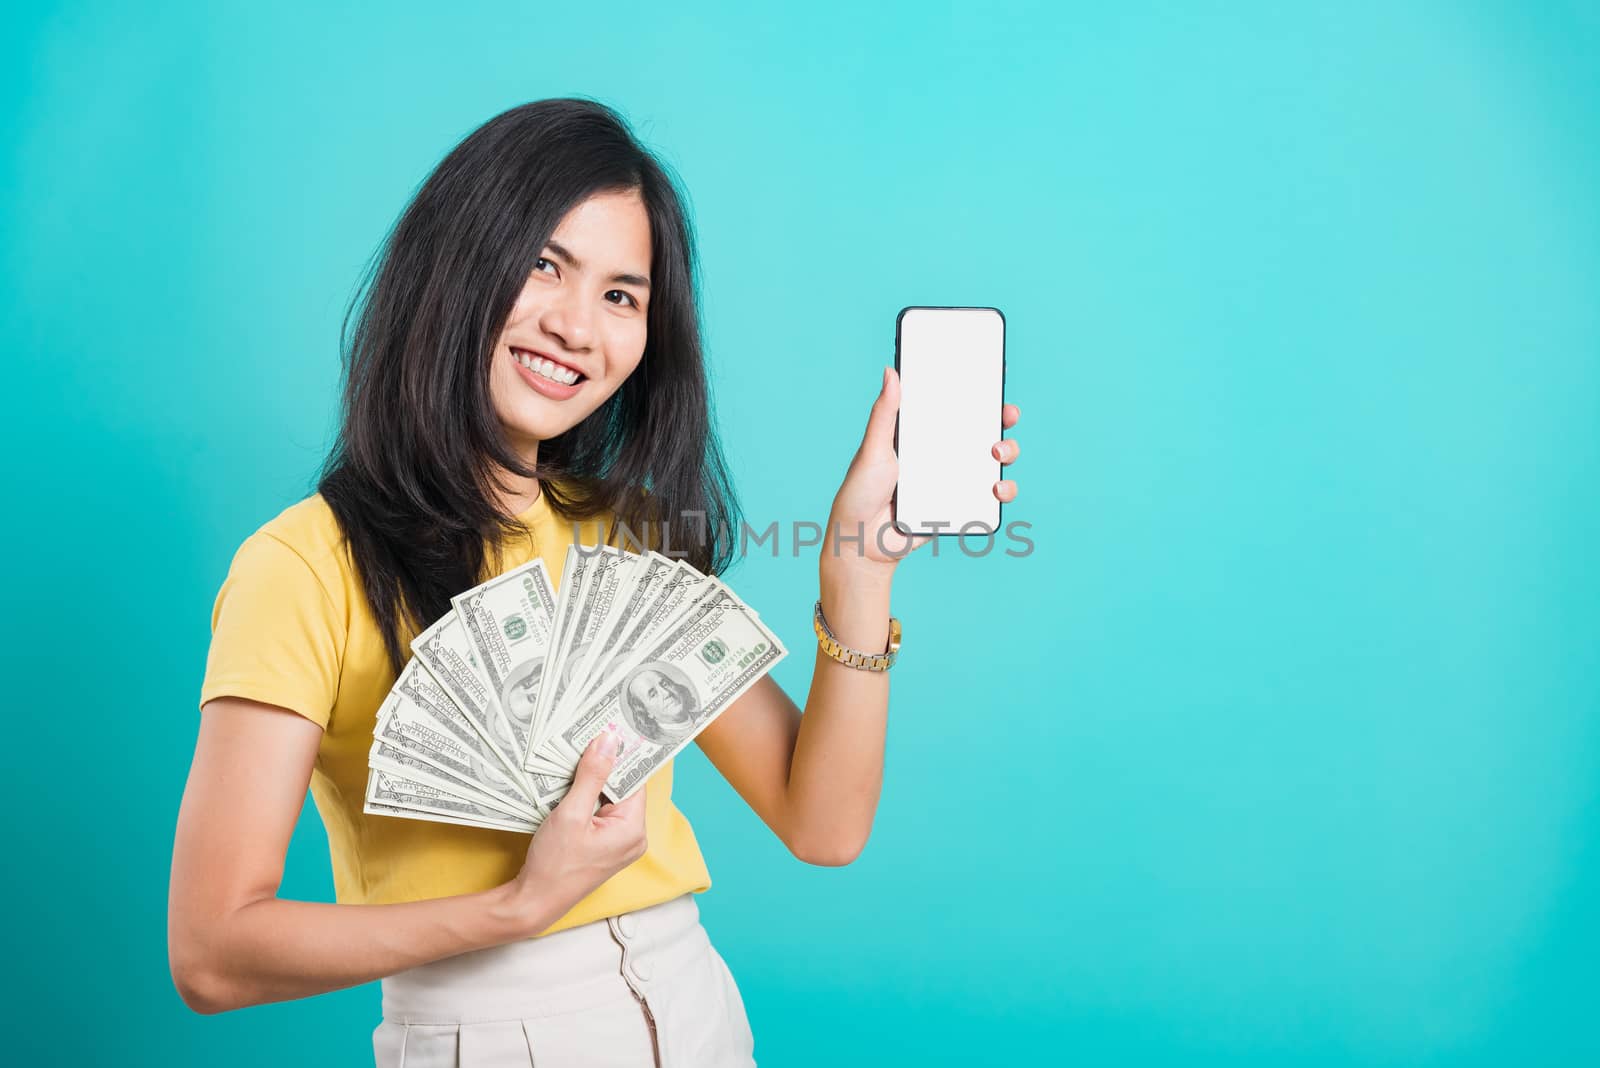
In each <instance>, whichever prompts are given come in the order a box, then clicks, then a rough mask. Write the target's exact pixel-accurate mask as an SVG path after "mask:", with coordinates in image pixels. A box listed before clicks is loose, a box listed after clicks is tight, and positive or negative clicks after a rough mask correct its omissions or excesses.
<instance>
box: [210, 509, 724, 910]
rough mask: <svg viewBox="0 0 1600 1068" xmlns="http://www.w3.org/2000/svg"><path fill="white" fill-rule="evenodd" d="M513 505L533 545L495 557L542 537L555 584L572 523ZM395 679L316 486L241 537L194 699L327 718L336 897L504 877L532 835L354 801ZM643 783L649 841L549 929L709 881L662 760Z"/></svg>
mask: <svg viewBox="0 0 1600 1068" xmlns="http://www.w3.org/2000/svg"><path fill="white" fill-rule="evenodd" d="M518 518H519V519H520V520H521V521H522V522H523V523H525V524H526V525H527V526H528V528H529V529H530V530H531V531H532V533H533V541H534V542H535V543H536V544H530V542H529V539H526V538H518V539H513V540H510V541H508V542H507V543H506V545H505V548H504V555H503V558H502V563H503V566H504V567H505V568H506V569H510V568H512V567H516V566H518V565H519V564H523V563H526V562H527V561H528V560H531V559H532V558H533V552H534V551H535V549H537V552H538V554H539V555H540V556H541V557H543V559H544V562H545V566H546V567H548V568H549V569H550V576H551V579H552V581H553V582H554V583H556V587H557V589H558V590H559V588H560V583H561V580H562V569H563V567H564V566H565V564H566V554H567V547H568V545H570V544H571V543H572V540H573V527H572V524H571V523H569V522H567V521H565V520H563V519H561V518H560V517H559V516H557V515H556V514H555V513H554V512H553V511H552V510H551V508H550V505H549V503H548V502H547V500H546V496H545V495H544V494H542V493H541V494H540V495H539V499H538V501H536V502H535V503H534V505H533V507H532V508H530V509H529V510H528V511H527V512H524V513H523V514H522V515H521V516H519V517H518ZM606 518H609V517H603V518H602V519H598V520H586V521H584V522H583V523H582V524H580V525H579V537H580V544H586V545H587V544H594V543H596V542H598V541H600V540H601V539H602V537H603V536H604V532H605V519H606ZM406 637H407V639H408V640H409V638H410V637H412V635H410V634H408V635H406ZM394 680H395V676H394V672H393V671H392V670H391V669H390V667H389V660H388V657H387V655H386V654H385V653H384V648H383V639H382V637H381V635H380V633H379V630H378V626H377V623H376V622H375V621H374V620H373V617H372V614H371V608H370V606H369V604H368V603H367V599H366V596H365V594H364V593H363V592H362V589H361V584H360V579H359V576H358V575H357V573H356V571H355V567H354V564H353V563H352V561H351V559H350V555H349V553H348V551H347V549H346V547H345V546H344V544H343V539H342V532H341V531H340V529H339V525H338V522H337V521H336V520H335V519H334V515H333V511H332V509H330V508H329V507H328V504H327V502H326V501H324V500H323V498H322V496H321V494H314V495H313V496H311V497H308V498H306V499H305V500H303V501H301V502H299V503H298V504H294V505H291V506H290V507H289V508H287V509H285V510H284V511H283V512H282V513H280V514H279V515H278V516H277V517H276V518H274V519H272V520H271V521H270V522H268V523H266V524H265V525H264V526H262V527H261V528H260V529H259V530H257V531H256V532H255V533H254V534H252V535H251V536H250V537H249V538H247V539H245V541H244V543H243V544H242V545H241V546H240V547H239V550H238V552H237V553H236V554H235V555H234V558H233V563H232V565H231V566H230V568H229V570H228V576H227V578H226V579H225V580H224V581H223V583H222V588H221V590H219V591H218V593H217V600H216V605H215V607H214V608H213V610H212V615H211V649H210V653H209V655H208V658H207V661H206V674H205V680H204V682H203V683H202V684H201V688H200V704H201V705H204V704H205V703H206V702H207V701H209V700H211V699H212V698H214V697H224V696H227V697H243V698H248V699H250V700H254V701H262V702H265V703H267V704H272V705H280V706H282V707H284V708H288V709H291V710H292V711H294V712H298V713H299V714H300V715H302V716H305V717H306V718H307V719H310V720H312V721H314V722H316V723H318V724H320V725H321V726H322V727H323V729H324V733H323V737H322V743H321V746H320V747H319V749H318V750H317V759H316V764H315V767H314V768H313V770H312V773H311V796H312V798H313V799H314V800H315V801H316V805H317V811H318V813H320V814H321V816H322V822H323V824H324V825H325V826H326V827H327V832H328V848H329V852H330V853H331V854H332V861H333V885H334V892H335V896H336V898H337V899H338V900H339V901H340V902H342V903H343V902H348V903H353V904H368V905H376V904H385V903H389V902H395V901H417V900H421V899H424V898H434V897H447V896H450V895H452V894H463V893H470V892H474V891H479V890H488V889H490V888H492V887H495V886H498V885H500V884H502V883H504V882H507V881H508V880H510V879H511V878H513V877H514V876H515V875H516V874H517V872H518V871H519V870H520V869H521V867H522V862H523V858H524V857H525V856H526V854H527V851H528V836H527V835H526V834H518V833H515V832H510V831H495V830H485V829H480V828H476V827H461V826H456V825H454V824H446V823H432V822H427V821H423V820H412V819H401V818H397V817H392V816H369V815H367V814H366V813H364V812H363V811H362V805H363V802H364V798H365V795H366V785H367V753H368V750H369V749H371V747H372V732H373V728H374V726H375V725H376V723H377V711H378V706H379V704H381V703H382V701H383V698H384V695H385V694H387V693H388V692H389V687H391V686H392V685H394ZM645 791H646V793H645V821H646V828H647V832H648V835H649V849H648V851H647V852H646V853H645V855H644V856H643V857H641V858H639V859H638V860H637V861H635V862H634V863H632V864H630V865H629V866H628V867H626V868H624V869H623V870H622V871H620V872H618V873H617V874H616V875H614V876H612V877H611V878H610V879H608V880H606V882H605V883H603V884H601V886H600V887H599V888H597V889H596V890H595V891H594V892H593V893H591V894H590V895H589V896H588V897H586V898H584V899H583V900H582V901H580V902H578V904H577V905H575V906H574V907H573V908H572V909H571V910H570V911H569V912H568V913H567V914H566V915H565V916H563V917H561V919H559V920H558V921H556V923H555V924H553V925H552V926H551V927H550V928H548V929H547V931H546V933H548V932H549V931H558V930H561V929H563V928H567V927H575V926H577V925H579V924H583V923H588V922H590V921H592V920H598V919H602V918H604V917H606V916H616V915H619V914H621V913H624V912H629V911H632V910H634V909H640V908H645V907H646V906H649V905H655V904H659V903H660V902H663V901H667V900H670V899H671V898H674V897H677V896H678V895H680V894H684V893H688V892H695V893H698V892H701V891H704V890H706V889H708V888H709V887H710V885H711V877H710V875H709V874H708V873H707V871H706V866H705V860H704V859H703V858H702V857H701V855H700V847H699V844H698V843H696V841H695V838H694V832H693V830H691V829H690V827H689V821H688V820H687V819H685V818H684V815H683V813H681V812H679V811H678V809H677V807H676V806H674V805H673V803H672V764H671V763H670V762H669V763H668V764H667V765H666V766H665V767H663V768H662V769H661V770H660V771H658V772H657V773H656V774H655V775H654V776H653V777H652V778H651V779H650V780H649V782H648V783H646V785H645Z"/></svg>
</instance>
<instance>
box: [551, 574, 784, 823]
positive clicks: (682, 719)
mask: <svg viewBox="0 0 1600 1068" xmlns="http://www.w3.org/2000/svg"><path fill="white" fill-rule="evenodd" d="M718 585H719V586H720V585H721V584H720V583H718ZM723 589H724V590H725V589H726V587H723ZM787 655H788V650H787V649H785V648H784V646H783V643H782V642H781V641H779V640H778V637H777V635H775V634H773V633H772V632H771V631H770V630H768V629H767V628H766V626H764V625H763V624H762V622H761V619H760V617H759V616H757V615H755V613H753V612H751V611H749V610H748V609H747V608H746V607H745V606H744V605H743V603H742V602H740V601H739V599H738V598H737V597H734V596H732V595H731V594H721V593H716V592H713V593H711V594H710V595H708V596H705V597H702V598H701V599H700V600H699V601H697V602H696V603H695V604H694V606H693V607H692V608H691V609H690V610H689V611H688V612H687V613H685V614H684V615H683V616H682V617H681V618H679V619H677V620H674V621H673V623H672V624H671V625H669V626H668V627H667V628H666V629H665V630H664V631H663V632H662V633H661V634H659V635H657V636H656V637H654V638H653V639H651V640H650V641H649V642H648V643H646V644H645V645H644V646H643V647H642V648H641V649H640V651H639V652H638V654H637V655H635V656H634V657H633V658H631V659H630V660H629V661H628V662H627V663H626V664H625V665H623V666H622V667H620V668H619V669H618V670H617V671H615V672H612V673H611V674H612V677H613V678H614V679H615V681H614V683H613V684H612V685H608V686H606V687H604V688H603V689H600V690H597V691H595V693H594V695H593V699H592V700H591V702H590V703H589V704H588V705H587V706H586V707H584V708H583V709H582V710H581V711H580V712H579V713H578V714H577V715H576V716H575V717H574V718H573V720H572V722H571V723H570V724H568V725H566V726H565V727H563V728H562V730H561V731H560V732H559V733H557V734H556V735H555V736H554V737H552V738H551V740H550V741H549V742H548V743H546V746H545V747H544V748H545V749H546V750H549V751H551V752H549V754H548V755H549V756H550V757H551V758H552V759H553V760H555V761H558V762H561V763H564V764H568V765H569V766H570V764H572V763H575V762H576V760H577V758H578V756H579V754H581V753H582V752H583V750H584V748H585V747H586V746H587V745H588V744H589V742H590V740H591V739H593V738H594V736H595V735H597V734H600V733H602V732H604V733H608V734H613V735H615V736H617V737H619V738H621V739H622V742H623V748H622V752H621V753H620V754H619V755H618V757H617V760H616V763H615V764H614V765H612V769H611V774H610V776H609V777H608V778H607V780H606V788H605V794H606V796H607V797H609V798H610V799H611V800H613V801H621V800H623V799H624V798H626V797H628V796H630V795H632V794H633V793H634V791H636V790H638V789H639V787H640V786H641V785H643V784H644V782H645V780H646V779H648V778H649V777H650V776H651V775H653V774H654V773H655V772H656V771H657V770H658V769H659V768H660V767H661V766H662V765H664V764H665V763H666V762H667V761H669V760H671V759H672V758H673V757H674V756H676V755H677V753H678V752H679V751H680V750H681V749H682V748H683V747H684V746H685V745H687V744H689V742H690V741H691V740H692V739H693V738H694V736H695V735H697V734H699V733H700V732H701V731H702V730H704V729H705V728H706V727H707V726H708V725H709V724H710V723H711V722H712V721H713V720H715V719H716V718H717V717H718V716H719V715H721V714H722V713H723V711H725V710H726V709H727V708H728V706H729V705H731V704H732V703H733V702H734V701H735V700H736V699H737V698H738V697H739V696H740V695H741V694H743V693H744V692H745V691H746V690H747V689H749V688H750V687H751V686H752V685H754V684H755V683H756V681H757V680H758V679H760V678H761V676H762V675H764V674H766V673H767V672H768V671H770V670H772V668H773V667H774V666H775V665H776V664H777V663H778V662H779V661H780V660H782V659H783V658H784V657H785V656H787Z"/></svg>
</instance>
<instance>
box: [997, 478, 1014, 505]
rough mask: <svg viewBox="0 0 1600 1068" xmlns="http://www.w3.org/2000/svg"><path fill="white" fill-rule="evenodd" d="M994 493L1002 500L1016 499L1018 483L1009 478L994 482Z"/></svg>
mask: <svg viewBox="0 0 1600 1068" xmlns="http://www.w3.org/2000/svg"><path fill="white" fill-rule="evenodd" d="M994 495H995V496H996V497H998V498H1000V500H1001V501H1002V502H1010V501H1014V500H1016V499H1017V484H1016V483H1015V482H1013V481H1011V480H1010V479H1009V478H1002V479H1001V480H1000V481H999V482H996V483H995V484H994Z"/></svg>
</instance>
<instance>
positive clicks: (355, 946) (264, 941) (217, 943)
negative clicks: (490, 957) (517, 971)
mask: <svg viewBox="0 0 1600 1068" xmlns="http://www.w3.org/2000/svg"><path fill="white" fill-rule="evenodd" d="M566 907H567V906H566V903H565V902H564V901H562V900H557V897H556V895H553V894H547V895H544V896H543V897H541V898H531V897H529V896H528V895H526V894H524V893H519V892H518V891H517V889H516V888H515V884H512V883H508V884H506V885H504V886H500V887H496V888H495V889H493V890H486V891H483V892H481V893H474V894H461V895H457V896H455V897H445V898H435V899H432V900H428V901H412V902H406V903H403V904H394V905H333V904H325V903H319V902H309V901H287V900H281V899H278V898H265V899H262V900H259V901H254V902H251V903H249V904H246V905H242V906H240V907H238V908H236V909H234V910H233V911H232V912H230V913H228V914H227V915H226V916H225V917H224V918H222V919H220V920H215V921H212V922H210V923H208V924H206V925H205V929H203V930H196V929H193V928H190V929H189V930H180V929H176V928H175V929H174V931H173V932H172V942H171V946H170V951H171V954H172V965H173V977H174V979H175V980H176V981H177V983H178V986H179V991H180V993H181V994H182V995H183V998H184V1001H185V1002H187V1003H188V1004H189V1005H190V1006H191V1007H192V1008H194V1009H196V1010H197V1011H199V1012H204V1013H214V1012H223V1011H226V1010H228V1009H235V1008H242V1007H244V1006H247V1005H259V1004H263V1003H266V1002H272V1001H287V1000H290V999H292V998H302V997H310V996H312V995H315V994H322V993H326V992H328V991H330V990H339V989H343V988H345V987H350V986H357V985H359V984H361V983H368V982H372V981H373V980H375V979H381V978H383V977H384V976H386V975H393V974H394V973H395V972H399V971H403V970H405V969H407V968H411V967H415V966H416V965H419V964H426V963H428V962H429V961H434V960H439V959H440V958H443V957H451V956H455V955H456V954H458V953H465V952H468V951H470V950H474V949H484V948H487V947H489V946H495V945H500V944H502V943H505V942H510V941H514V940H516V939H519V938H530V937H532V936H534V935H536V934H538V933H539V932H540V931H542V930H544V929H545V928H546V927H548V926H550V924H552V923H554V922H555V921H556V920H558V919H559V918H560V917H561V916H562V915H563V914H564V912H565V909H566Z"/></svg>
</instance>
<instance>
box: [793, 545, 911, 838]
mask: <svg viewBox="0 0 1600 1068" xmlns="http://www.w3.org/2000/svg"><path fill="white" fill-rule="evenodd" d="M892 575H893V572H892V571H890V570H888V569H885V568H881V567H873V566H866V565H862V564H861V563H860V561H858V560H854V559H851V558H849V557H848V556H845V557H840V556H834V555H832V554H831V553H830V552H829V551H827V549H826V548H825V549H824V552H823V556H822V562H821V565H820V567H819V578H820V586H821V593H820V596H821V600H822V614H823V616H824V617H825V618H826V619H827V621H828V626H829V627H830V628H831V629H832V631H833V633H834V636H835V637H836V638H838V639H839V641H841V642H843V643H844V644H845V645H847V646H850V647H851V648H853V649H860V650H862V651H863V652H881V651H882V650H883V648H884V645H885V642H886V641H887V639H888V632H889V593H890V585H891V581H892ZM888 716H889V673H888V672H883V671H866V670H862V669H860V668H853V667H849V666H847V665H845V664H841V663H839V662H838V661H836V660H834V659H833V658H832V657H830V656H828V655H827V654H826V653H824V652H823V651H822V650H821V649H820V648H819V649H818V650H817V652H816V664H815V666H814V667H813V669H812V676H811V688H810V691H809V692H808V694H807V696H806V705H805V714H804V715H802V716H801V717H800V728H799V734H798V736H797V737H796V739H795V747H794V758H793V760H792V762H791V765H790V773H789V785H788V806H787V807H788V812H789V820H790V823H789V831H790V838H791V842H790V846H791V848H793V849H794V850H795V852H796V853H797V854H799V855H801V856H803V857H806V859H810V860H813V861H814V862H815V863H823V864H840V863H846V862H848V861H850V860H852V859H854V857H855V856H856V854H858V853H859V852H860V851H861V849H862V847H863V846H864V845H865V844H866V841H867V836H868V835H869V834H870V833H871V830H872V819H873V815H874V814H875V812H876V811H877V807H878V797H879V794H880V792H881V789H882V785H883V747H884V732H885V729H886V727H887V724H888Z"/></svg>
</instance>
